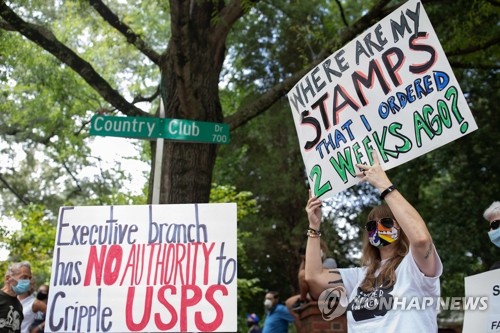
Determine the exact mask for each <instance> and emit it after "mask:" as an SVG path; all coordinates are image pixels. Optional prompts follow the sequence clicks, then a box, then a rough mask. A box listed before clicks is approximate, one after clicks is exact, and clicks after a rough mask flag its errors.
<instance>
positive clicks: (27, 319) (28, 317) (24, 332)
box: [20, 295, 36, 333]
mask: <svg viewBox="0 0 500 333" xmlns="http://www.w3.org/2000/svg"><path fill="white" fill-rule="evenodd" d="M34 301H35V296H33V295H29V296H28V297H26V298H25V299H23V300H21V301H20V302H21V305H22V306H23V316H24V319H23V322H22V323H21V333H28V329H29V327H30V325H31V323H32V322H33V320H35V316H36V313H35V312H33V302H34Z"/></svg>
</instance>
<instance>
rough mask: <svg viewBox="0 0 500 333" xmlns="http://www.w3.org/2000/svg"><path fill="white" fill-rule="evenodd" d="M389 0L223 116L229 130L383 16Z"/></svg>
mask: <svg viewBox="0 0 500 333" xmlns="http://www.w3.org/2000/svg"><path fill="white" fill-rule="evenodd" d="M389 2H390V0H380V1H379V2H378V3H377V4H375V5H374V6H373V7H372V8H371V9H370V10H369V11H368V13H366V14H365V15H364V16H362V17H361V18H359V19H358V20H357V21H356V22H355V23H354V24H353V25H351V26H349V27H346V28H345V29H343V30H342V31H341V32H340V36H339V37H338V38H337V39H333V40H332V41H331V43H330V45H329V46H328V47H326V48H325V49H323V50H322V51H321V52H320V54H319V55H318V57H317V58H316V59H314V60H313V61H312V62H311V64H310V66H309V67H308V68H305V69H303V70H301V71H299V72H296V73H294V74H293V75H292V76H290V77H288V78H287V79H285V80H284V81H283V82H280V83H278V84H277V85H275V86H274V87H272V88H271V89H269V90H268V92H266V93H265V94H263V95H262V96H260V97H259V98H258V99H256V100H255V102H253V103H251V104H249V105H246V106H243V107H241V108H240V109H239V110H238V111H237V112H236V113H234V114H233V115H231V116H228V117H226V118H225V121H224V122H225V123H227V124H229V127H230V128H231V130H234V129H236V128H238V127H240V126H242V125H244V124H246V123H247V122H248V121H250V120H252V119H253V118H255V117H257V116H258V115H260V114H261V113H263V112H264V111H266V110H267V109H268V108H269V107H270V106H271V105H272V104H274V103H275V102H276V101H277V100H278V99H280V98H281V97H283V96H285V95H286V94H287V93H288V91H289V90H290V89H291V88H292V87H293V86H294V85H295V84H296V83H297V82H298V81H299V80H300V79H301V78H302V77H303V76H304V75H306V74H307V73H308V72H309V71H310V70H312V69H313V68H314V67H315V66H317V65H318V64H320V63H321V62H322V61H323V60H325V59H326V58H327V57H329V56H330V55H331V54H332V53H333V52H334V51H335V50H336V49H338V48H339V47H341V46H342V45H345V44H347V43H348V42H349V41H350V40H352V39H353V38H354V37H356V36H357V35H358V34H359V33H360V32H362V31H364V30H366V29H367V28H369V27H370V26H371V25H372V24H373V22H374V21H377V19H378V18H380V17H383V16H385V15H383V14H384V7H385V6H386V5H387V4H388V3H389Z"/></svg>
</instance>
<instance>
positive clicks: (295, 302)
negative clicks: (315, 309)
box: [285, 240, 337, 323]
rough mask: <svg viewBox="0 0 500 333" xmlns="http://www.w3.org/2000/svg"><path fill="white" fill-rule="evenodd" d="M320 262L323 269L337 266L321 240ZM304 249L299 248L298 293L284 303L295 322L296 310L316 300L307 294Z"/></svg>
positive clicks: (296, 317)
mask: <svg viewBox="0 0 500 333" xmlns="http://www.w3.org/2000/svg"><path fill="white" fill-rule="evenodd" d="M320 242H321V244H320V246H321V251H320V254H321V262H322V263H323V269H334V268H337V262H336V261H335V259H333V258H330V257H328V245H326V242H325V241H323V240H321V241H320ZM305 254H306V253H305V249H301V250H300V257H301V262H300V266H299V272H298V276H297V278H298V282H299V295H295V296H292V297H290V298H289V299H287V300H286V301H285V305H286V306H287V308H288V310H290V311H292V312H291V313H292V315H293V316H294V317H295V319H296V320H295V322H296V323H297V321H298V315H297V314H296V312H297V311H301V310H302V309H303V307H304V305H305V304H307V303H308V302H309V301H310V300H311V299H312V300H316V299H315V298H312V297H311V295H309V285H308V284H307V281H306V272H305V267H306V264H305Z"/></svg>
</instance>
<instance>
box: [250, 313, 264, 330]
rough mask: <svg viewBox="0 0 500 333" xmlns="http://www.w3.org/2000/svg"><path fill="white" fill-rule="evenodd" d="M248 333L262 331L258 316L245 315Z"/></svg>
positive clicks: (252, 314)
mask: <svg viewBox="0 0 500 333" xmlns="http://www.w3.org/2000/svg"><path fill="white" fill-rule="evenodd" d="M247 326H248V333H261V332H262V329H261V328H260V326H259V316H257V315H256V314H255V313H250V314H248V315H247Z"/></svg>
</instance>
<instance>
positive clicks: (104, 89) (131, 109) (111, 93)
mask: <svg viewBox="0 0 500 333" xmlns="http://www.w3.org/2000/svg"><path fill="white" fill-rule="evenodd" d="M0 16H1V17H2V18H3V19H4V20H5V21H7V22H8V23H9V24H10V25H11V26H12V27H13V28H14V29H15V30H16V31H18V32H19V33H21V34H22V35H23V36H25V37H26V38H28V39H30V40H31V41H33V42H34V43H35V44H37V45H39V46H40V47H42V48H43V49H45V50H46V51H48V52H49V53H51V54H52V55H54V56H55V57H56V58H57V59H59V60H60V61H61V62H63V63H65V64H66V65H68V66H69V67H71V68H72V69H73V70H74V71H75V72H76V73H78V74H79V75H80V76H81V77H82V78H83V79H84V80H85V81H86V82H87V83H88V84H89V85H90V86H91V87H92V88H94V89H95V91H97V92H98V93H99V94H100V95H101V97H102V98H104V99H105V100H106V101H107V102H108V103H110V104H111V105H113V106H114V107H116V108H117V109H118V110H120V111H121V112H123V113H124V114H125V115H127V116H146V117H147V116H150V114H149V113H147V112H144V111H142V110H141V109H139V108H137V107H136V106H135V105H133V104H131V103H129V102H128V101H127V100H126V99H125V98H124V97H123V96H121V95H120V94H119V93H118V91H116V90H115V89H113V88H112V87H111V86H110V85H109V83H108V82H107V81H106V80H104V79H103V78H102V77H101V76H100V75H99V74H98V73H97V72H96V71H95V70H94V68H93V67H92V65H90V64H89V63H88V62H86V61H85V60H84V59H82V58H80V57H79V56H78V55H77V54H76V53H75V52H73V50H71V49H70V48H68V47H67V46H66V45H64V44H63V43H61V42H60V41H59V40H58V39H57V38H56V37H55V36H54V34H53V33H52V32H51V31H50V30H48V29H46V28H45V27H42V26H39V25H35V24H31V23H28V22H25V21H24V20H23V19H22V18H20V17H19V16H18V15H17V14H16V13H14V11H12V9H11V8H9V7H8V6H7V5H6V4H5V2H4V1H1V2H0Z"/></svg>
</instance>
